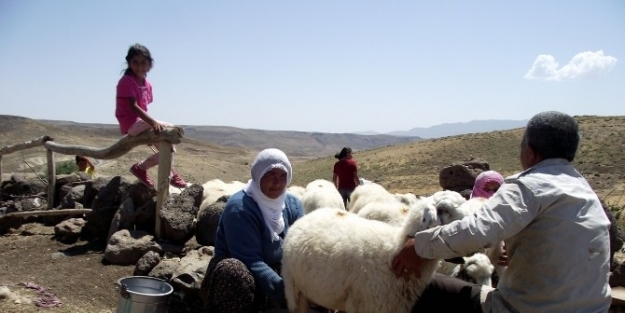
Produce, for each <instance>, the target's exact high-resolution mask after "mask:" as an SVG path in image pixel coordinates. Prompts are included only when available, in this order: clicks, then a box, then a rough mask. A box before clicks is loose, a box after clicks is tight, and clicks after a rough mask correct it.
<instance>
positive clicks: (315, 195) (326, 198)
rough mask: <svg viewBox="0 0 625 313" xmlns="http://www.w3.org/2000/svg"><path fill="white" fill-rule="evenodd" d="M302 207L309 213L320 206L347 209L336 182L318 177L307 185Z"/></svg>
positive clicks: (305, 212)
mask: <svg viewBox="0 0 625 313" xmlns="http://www.w3.org/2000/svg"><path fill="white" fill-rule="evenodd" d="M302 207H303V208H304V214H308V213H310V212H312V211H314V210H316V209H318V208H336V209H342V210H345V204H344V203H343V197H341V194H340V193H339V191H338V190H337V189H336V187H335V186H334V184H333V183H332V182H330V181H327V180H325V179H317V180H314V181H312V182H310V183H309V184H308V185H306V190H305V192H304V194H303V195H302Z"/></svg>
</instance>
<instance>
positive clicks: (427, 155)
mask: <svg viewBox="0 0 625 313" xmlns="http://www.w3.org/2000/svg"><path fill="white" fill-rule="evenodd" d="M575 118H576V120H577V121H578V122H579V124H580V128H581V134H582V139H581V142H580V147H579V149H578V153H577V157H576V159H575V160H574V164H575V166H576V167H577V169H578V170H579V171H580V172H581V173H582V174H583V175H584V176H585V177H586V178H587V179H588V181H589V182H590V184H591V185H592V187H593V188H595V190H596V191H597V193H598V194H599V195H600V196H601V197H602V198H606V200H607V201H608V203H610V204H618V205H620V206H623V205H625V196H624V195H623V194H624V193H625V162H623V154H622V151H624V150H625V116H614V117H597V116H576V117H575ZM522 135H523V128H517V129H512V130H506V131H494V132H487V133H476V134H466V135H460V136H452V137H443V138H438V139H430V140H422V141H419V142H415V143H409V144H401V145H395V146H391V147H385V148H379V149H371V150H367V151H360V152H358V153H355V154H354V158H356V160H357V161H358V164H359V167H360V170H359V174H360V176H362V177H364V178H367V179H369V180H375V181H379V182H380V183H381V184H382V185H383V186H385V187H386V188H388V189H389V190H391V191H393V192H413V193H415V194H417V195H421V194H429V193H432V192H434V191H437V190H440V187H439V184H438V175H439V172H440V170H441V169H442V168H444V167H446V166H448V165H450V164H452V163H454V162H457V161H465V160H469V159H471V158H481V159H484V160H487V161H488V162H489V163H490V165H491V169H493V170H496V171H499V172H500V173H502V174H503V175H504V176H506V175H511V174H513V173H515V172H518V171H520V170H521V167H520V163H519V153H520V142H521V137H522ZM334 161H335V159H333V158H331V157H325V158H318V159H314V160H310V161H307V162H305V163H304V164H301V165H300V166H299V167H298V168H297V171H296V173H297V175H296V176H295V178H294V183H295V184H304V183H305V182H308V181H311V180H313V179H315V178H325V179H331V178H332V176H331V175H332V173H331V168H332V164H333V163H334ZM320 174H321V175H320Z"/></svg>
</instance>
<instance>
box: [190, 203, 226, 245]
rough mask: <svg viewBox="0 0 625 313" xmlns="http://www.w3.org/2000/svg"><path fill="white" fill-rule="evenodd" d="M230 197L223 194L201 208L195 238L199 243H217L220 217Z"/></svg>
mask: <svg viewBox="0 0 625 313" xmlns="http://www.w3.org/2000/svg"><path fill="white" fill-rule="evenodd" d="M229 198H230V196H222V197H221V198H219V199H217V201H216V202H215V203H213V204H211V205H209V206H207V207H206V208H204V209H201V210H200V212H199V213H198V217H197V226H196V227H195V239H196V240H197V242H198V243H199V244H201V245H203V246H214V245H215V237H216V235H217V226H218V225H219V219H220V218H221V213H223V211H224V207H225V206H226V203H227V202H228V199H229Z"/></svg>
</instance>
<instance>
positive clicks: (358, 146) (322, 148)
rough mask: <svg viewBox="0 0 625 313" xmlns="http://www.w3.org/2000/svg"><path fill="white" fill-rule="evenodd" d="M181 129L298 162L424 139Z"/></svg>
mask: <svg viewBox="0 0 625 313" xmlns="http://www.w3.org/2000/svg"><path fill="white" fill-rule="evenodd" d="M40 122H43V123H46V124H50V125H52V126H57V127H59V126H62V127H63V128H64V129H67V130H71V131H81V132H84V131H87V132H93V131H95V130H94V129H98V130H97V131H98V132H99V133H101V134H103V135H107V136H109V135H113V136H117V137H119V136H120V135H119V128H118V126H117V125H111V124H89V123H76V122H70V121H54V120H41V121H40ZM180 127H182V129H184V135H185V137H186V138H189V139H196V140H199V141H206V142H212V143H214V144H217V145H220V146H226V147H235V148H244V149H249V150H255V151H260V150H263V149H265V148H268V147H274V148H278V149H281V150H283V151H285V152H286V153H287V154H288V155H289V156H293V157H298V158H299V157H302V158H309V157H320V156H326V155H334V154H335V153H337V152H339V151H340V150H341V148H343V147H346V146H348V147H351V148H352V149H354V150H356V151H359V150H368V149H373V148H379V147H385V146H391V145H397V144H402V143H408V142H414V141H418V140H420V139H421V138H418V137H412V138H407V137H400V136H392V135H358V134H346V133H345V134H336V133H320V132H298V131H272V130H260V129H244V128H235V127H227V126H193V125H180Z"/></svg>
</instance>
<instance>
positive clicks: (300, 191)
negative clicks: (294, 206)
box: [286, 185, 306, 201]
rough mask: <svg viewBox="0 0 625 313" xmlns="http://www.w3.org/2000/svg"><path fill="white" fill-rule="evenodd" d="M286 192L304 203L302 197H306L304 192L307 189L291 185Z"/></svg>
mask: <svg viewBox="0 0 625 313" xmlns="http://www.w3.org/2000/svg"><path fill="white" fill-rule="evenodd" d="M286 191H287V192H288V193H290V194H292V195H294V196H295V197H296V198H297V199H299V200H300V201H302V196H303V195H304V192H306V189H305V188H304V187H302V186H297V185H291V186H289V188H287V189H286Z"/></svg>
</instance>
